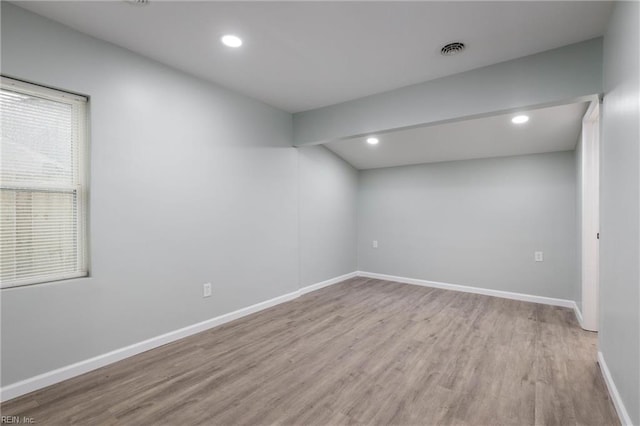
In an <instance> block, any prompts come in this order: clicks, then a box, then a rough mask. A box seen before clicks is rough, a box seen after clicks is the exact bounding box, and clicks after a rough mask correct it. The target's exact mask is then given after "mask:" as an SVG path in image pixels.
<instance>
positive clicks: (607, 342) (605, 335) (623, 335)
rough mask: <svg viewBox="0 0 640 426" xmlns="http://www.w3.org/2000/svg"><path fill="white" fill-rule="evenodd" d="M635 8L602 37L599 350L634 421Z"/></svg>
mask: <svg viewBox="0 0 640 426" xmlns="http://www.w3.org/2000/svg"><path fill="white" fill-rule="evenodd" d="M639 21H640V3H638V2H618V3H616V5H615V6H614V10H613V12H612V16H611V20H610V22H609V26H608V30H607V32H606V34H605V38H604V84H605V97H604V105H603V112H602V144H601V150H602V155H601V181H600V182H601V183H600V186H601V195H600V196H601V203H600V215H601V217H600V222H601V223H600V231H601V240H600V333H599V349H600V351H601V352H602V354H603V356H604V359H605V361H606V363H607V365H608V367H609V369H610V371H611V375H612V377H613V380H614V381H615V383H616V386H617V388H618V391H619V392H620V396H621V397H622V400H623V401H624V404H625V406H626V408H627V411H628V412H629V415H630V416H631V420H632V421H633V422H634V424H636V425H637V424H640V266H639V264H640V173H639V170H640V124H639V121H640V105H639V103H640V98H639V97H640V82H639V80H640V66H639V65H638V61H639V59H638V52H640V33H639V30H638V28H639V27H640V22H639Z"/></svg>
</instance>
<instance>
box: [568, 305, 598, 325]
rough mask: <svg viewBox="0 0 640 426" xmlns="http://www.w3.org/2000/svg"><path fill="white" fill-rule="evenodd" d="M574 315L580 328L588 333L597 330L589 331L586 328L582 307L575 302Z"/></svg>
mask: <svg viewBox="0 0 640 426" xmlns="http://www.w3.org/2000/svg"><path fill="white" fill-rule="evenodd" d="M573 313H574V314H576V319H577V320H578V324H580V327H581V328H582V329H584V330H586V331H595V330H587V329H586V328H584V319H583V318H582V311H580V307H579V306H578V303H577V302H573Z"/></svg>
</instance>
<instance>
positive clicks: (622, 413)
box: [598, 352, 633, 426]
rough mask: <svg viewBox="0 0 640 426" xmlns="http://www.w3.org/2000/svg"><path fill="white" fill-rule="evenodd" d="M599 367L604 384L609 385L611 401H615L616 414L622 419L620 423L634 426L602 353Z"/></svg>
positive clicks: (624, 425) (625, 425)
mask: <svg viewBox="0 0 640 426" xmlns="http://www.w3.org/2000/svg"><path fill="white" fill-rule="evenodd" d="M598 365H600V370H601V371H602V376H603V377H604V382H605V383H606V384H607V389H609V395H611V400H612V401H613V406H614V407H615V408H616V412H617V413H618V417H619V418H620V423H622V425H623V426H633V423H632V422H631V417H629V413H628V412H627V409H626V408H625V406H624V403H623V402H622V398H620V394H619V393H618V388H617V387H616V384H615V382H614V381H613V377H611V372H610V371H609V367H607V363H606V362H605V360H604V356H603V355H602V352H598Z"/></svg>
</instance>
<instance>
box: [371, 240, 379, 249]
mask: <svg viewBox="0 0 640 426" xmlns="http://www.w3.org/2000/svg"><path fill="white" fill-rule="evenodd" d="M372 246H373V248H378V240H373V244H372Z"/></svg>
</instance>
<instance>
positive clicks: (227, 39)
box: [220, 34, 242, 47]
mask: <svg viewBox="0 0 640 426" xmlns="http://www.w3.org/2000/svg"><path fill="white" fill-rule="evenodd" d="M220 40H221V41H222V43H223V44H224V45H225V46H229V47H240V46H242V39H241V38H240V37H238V36H234V35H232V34H227V35H225V36H222V38H221V39H220Z"/></svg>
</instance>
